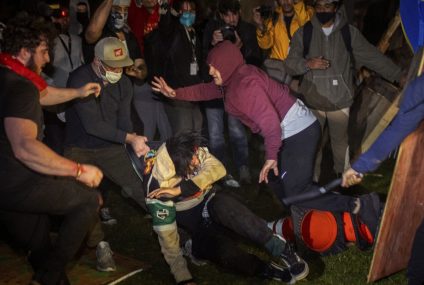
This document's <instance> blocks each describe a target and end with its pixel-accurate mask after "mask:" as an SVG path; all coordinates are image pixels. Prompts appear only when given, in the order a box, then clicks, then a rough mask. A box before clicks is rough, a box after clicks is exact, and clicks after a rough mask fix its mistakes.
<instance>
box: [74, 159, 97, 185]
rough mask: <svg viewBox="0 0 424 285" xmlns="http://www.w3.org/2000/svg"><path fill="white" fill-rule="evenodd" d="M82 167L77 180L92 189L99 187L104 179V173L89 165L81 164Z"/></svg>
mask: <svg viewBox="0 0 424 285" xmlns="http://www.w3.org/2000/svg"><path fill="white" fill-rule="evenodd" d="M80 167H81V173H80V175H79V176H78V177H77V178H76V180H78V181H79V182H81V183H83V184H85V185H87V186H88V187H91V188H94V187H97V186H99V184H100V182H101V181H102V178H103V173H102V171H101V170H100V169H99V168H97V167H96V166H93V165H89V164H81V166H80Z"/></svg>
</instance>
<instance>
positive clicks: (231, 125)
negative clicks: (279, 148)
mask: <svg viewBox="0 0 424 285" xmlns="http://www.w3.org/2000/svg"><path fill="white" fill-rule="evenodd" d="M205 110H206V118H207V120H208V132H209V148H210V151H211V153H212V154H213V155H214V156H216V158H218V159H219V160H220V161H222V162H223V163H224V165H225V166H226V168H228V155H227V150H226V144H225V137H224V115H225V114H224V113H225V112H224V108H223V107H222V108H219V107H218V108H205ZM227 123H228V133H229V136H230V143H231V147H232V152H233V157H234V161H235V163H236V165H235V166H236V167H237V169H240V167H241V166H243V165H246V166H247V165H248V156H249V150H248V145H247V137H246V130H245V129H244V126H243V124H242V123H241V122H240V121H239V120H238V119H237V118H235V117H233V116H231V115H229V114H228V115H227Z"/></svg>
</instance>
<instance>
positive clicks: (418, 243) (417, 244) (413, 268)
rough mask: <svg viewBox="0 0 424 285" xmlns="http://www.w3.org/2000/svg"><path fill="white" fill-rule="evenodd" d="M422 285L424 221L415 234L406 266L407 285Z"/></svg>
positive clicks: (423, 281)
mask: <svg viewBox="0 0 424 285" xmlns="http://www.w3.org/2000/svg"><path fill="white" fill-rule="evenodd" d="M423 284H424V220H423V221H422V222H421V225H420V226H419V227H418V229H417V232H416V233H415V238H414V243H413V244H412V250H411V258H410V259H409V264H408V285H423Z"/></svg>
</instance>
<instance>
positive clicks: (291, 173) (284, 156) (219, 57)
mask: <svg viewBox="0 0 424 285" xmlns="http://www.w3.org/2000/svg"><path fill="white" fill-rule="evenodd" d="M207 63H208V64H209V66H210V69H209V74H210V75H211V76H212V77H213V79H214V82H211V83H202V84H197V85H194V86H190V87H185V88H178V89H176V90H174V89H172V88H171V87H169V85H168V84H167V83H166V81H165V80H164V79H163V78H158V77H156V78H155V80H154V81H153V85H154V88H153V89H154V90H155V91H157V92H161V93H162V94H164V95H165V96H168V97H171V98H174V99H177V100H188V101H207V100H212V99H216V98H223V99H224V107H225V111H227V112H228V113H229V114H231V115H233V116H235V117H237V118H238V119H239V120H240V121H241V122H242V123H243V124H245V125H246V126H248V127H249V128H250V130H251V131H252V132H253V133H259V134H260V135H261V136H262V137H263V138H264V144H265V158H266V161H265V162H264V165H263V167H262V169H261V171H260V173H259V179H258V180H259V183H261V182H263V181H265V182H266V183H268V182H270V186H271V188H272V189H273V191H274V192H275V194H276V195H277V197H278V198H279V199H280V200H282V199H284V198H286V197H291V196H296V195H298V194H301V193H305V192H308V191H310V190H311V188H312V187H314V185H313V183H312V176H313V168H314V160H315V153H316V150H317V146H318V142H319V139H320V136H321V130H320V126H319V122H318V120H317V119H316V117H315V116H314V115H313V113H312V112H311V111H310V110H309V108H307V107H306V106H305V105H304V104H303V102H302V101H301V100H299V99H296V98H295V97H294V96H293V95H291V92H290V89H289V87H288V86H287V85H283V84H280V83H278V82H277V81H274V80H272V79H271V78H270V77H268V75H266V73H265V72H264V71H262V70H261V69H259V68H257V67H255V66H253V65H249V64H245V63H244V60H243V56H242V54H241V52H240V49H238V48H237V47H236V45H234V44H233V43H231V42H229V41H224V42H222V43H220V44H218V45H217V46H216V47H215V48H213V49H212V50H211V51H210V52H209V54H208V58H207ZM379 207H380V203H379V198H378V196H377V195H376V194H375V193H371V194H365V195H362V196H360V197H351V196H347V195H340V194H334V193H328V194H327V195H323V196H320V197H318V198H316V199H313V200H308V201H304V202H300V203H296V204H295V205H293V206H292V207H291V211H292V214H293V213H294V214H295V215H297V213H298V212H299V211H298V209H299V208H302V209H317V210H321V211H331V212H334V213H341V212H348V213H351V214H353V215H357V216H358V219H359V220H361V221H362V222H363V223H364V224H366V225H367V226H368V227H369V229H370V231H371V233H372V234H373V235H375V232H376V229H377V223H378V218H379V214H380V212H379V210H380V208H379ZM301 211H302V210H300V212H301ZM296 223H297V221H296Z"/></svg>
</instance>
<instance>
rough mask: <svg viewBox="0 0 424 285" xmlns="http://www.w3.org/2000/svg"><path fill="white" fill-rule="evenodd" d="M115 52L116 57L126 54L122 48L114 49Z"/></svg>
mask: <svg viewBox="0 0 424 285" xmlns="http://www.w3.org/2000/svg"><path fill="white" fill-rule="evenodd" d="M113 52H114V53H115V57H118V56H123V55H124V51H123V50H122V48H117V49H114V50H113Z"/></svg>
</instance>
